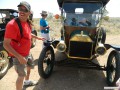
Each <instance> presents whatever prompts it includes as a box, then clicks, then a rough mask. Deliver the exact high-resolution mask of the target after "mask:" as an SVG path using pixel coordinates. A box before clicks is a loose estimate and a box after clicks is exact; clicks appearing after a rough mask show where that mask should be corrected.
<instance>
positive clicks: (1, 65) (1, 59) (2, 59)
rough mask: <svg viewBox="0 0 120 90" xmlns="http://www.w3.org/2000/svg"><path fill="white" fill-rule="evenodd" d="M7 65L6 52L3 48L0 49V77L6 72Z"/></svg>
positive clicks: (8, 63) (8, 64)
mask: <svg viewBox="0 0 120 90" xmlns="http://www.w3.org/2000/svg"><path fill="white" fill-rule="evenodd" d="M9 66H10V62H9V59H8V53H7V52H6V51H5V50H0V79H1V78H3V77H4V75H5V74H6V73H7V71H8V69H9Z"/></svg>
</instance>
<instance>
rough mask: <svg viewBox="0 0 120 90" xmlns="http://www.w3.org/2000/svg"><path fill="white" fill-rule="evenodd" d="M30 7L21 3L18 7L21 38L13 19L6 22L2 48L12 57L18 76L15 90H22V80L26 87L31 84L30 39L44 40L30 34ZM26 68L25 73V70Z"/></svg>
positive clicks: (25, 3)
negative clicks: (24, 81)
mask: <svg viewBox="0 0 120 90" xmlns="http://www.w3.org/2000/svg"><path fill="white" fill-rule="evenodd" d="M30 10H31V7H30V5H29V3H27V2H25V1H23V2H21V3H20V4H19V5H18V11H19V17H18V19H19V20H20V23H21V25H22V36H21V33H20V29H19V26H18V25H17V23H16V20H15V19H12V20H11V21H10V22H8V24H7V26H6V32H5V36H4V43H3V45H4V47H5V49H6V50H7V51H8V52H9V53H10V54H11V55H12V56H14V58H13V64H14V66H15V70H16V72H17V74H18V78H17V81H16V90H22V87H23V80H24V78H25V79H26V80H27V81H26V85H30V84H33V82H31V81H29V74H30V69H31V67H30V65H29V64H28V61H29V60H28V59H30V58H29V53H30V47H31V38H36V39H38V40H44V38H39V37H37V36H35V35H33V34H32V33H31V23H30V22H29V20H28V17H29V15H30V13H31V12H30ZM26 67H27V72H26V70H25V68H26Z"/></svg>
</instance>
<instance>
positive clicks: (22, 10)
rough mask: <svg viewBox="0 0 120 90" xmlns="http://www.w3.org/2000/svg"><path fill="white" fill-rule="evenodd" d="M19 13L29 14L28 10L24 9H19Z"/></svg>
mask: <svg viewBox="0 0 120 90" xmlns="http://www.w3.org/2000/svg"><path fill="white" fill-rule="evenodd" d="M18 11H20V12H25V13H27V12H29V11H28V10H27V9H22V8H20V7H19V8H18Z"/></svg>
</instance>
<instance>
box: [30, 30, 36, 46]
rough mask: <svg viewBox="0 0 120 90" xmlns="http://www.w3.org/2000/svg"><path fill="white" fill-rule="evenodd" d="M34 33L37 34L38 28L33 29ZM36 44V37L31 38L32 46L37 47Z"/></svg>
mask: <svg viewBox="0 0 120 90" xmlns="http://www.w3.org/2000/svg"><path fill="white" fill-rule="evenodd" d="M32 34H34V35H35V36H37V32H36V30H34V31H32ZM35 45H36V39H35V38H32V39H31V48H33V47H35Z"/></svg>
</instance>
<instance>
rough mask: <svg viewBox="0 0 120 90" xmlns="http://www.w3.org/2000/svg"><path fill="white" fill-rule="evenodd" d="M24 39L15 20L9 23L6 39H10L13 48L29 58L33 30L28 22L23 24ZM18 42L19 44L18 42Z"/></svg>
mask: <svg viewBox="0 0 120 90" xmlns="http://www.w3.org/2000/svg"><path fill="white" fill-rule="evenodd" d="M21 25H22V30H23V31H22V33H23V37H22V38H21V34H20V29H19V27H18V24H17V23H16V21H15V19H12V20H11V21H9V22H8V24H7V26H6V30H5V36H4V38H10V39H12V41H11V43H10V44H11V46H12V47H13V48H14V49H15V50H16V51H17V52H18V53H19V54H21V55H22V56H27V55H28V54H29V51H30V47H31V28H30V26H29V24H28V23H27V22H21ZM16 41H17V42H16Z"/></svg>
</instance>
